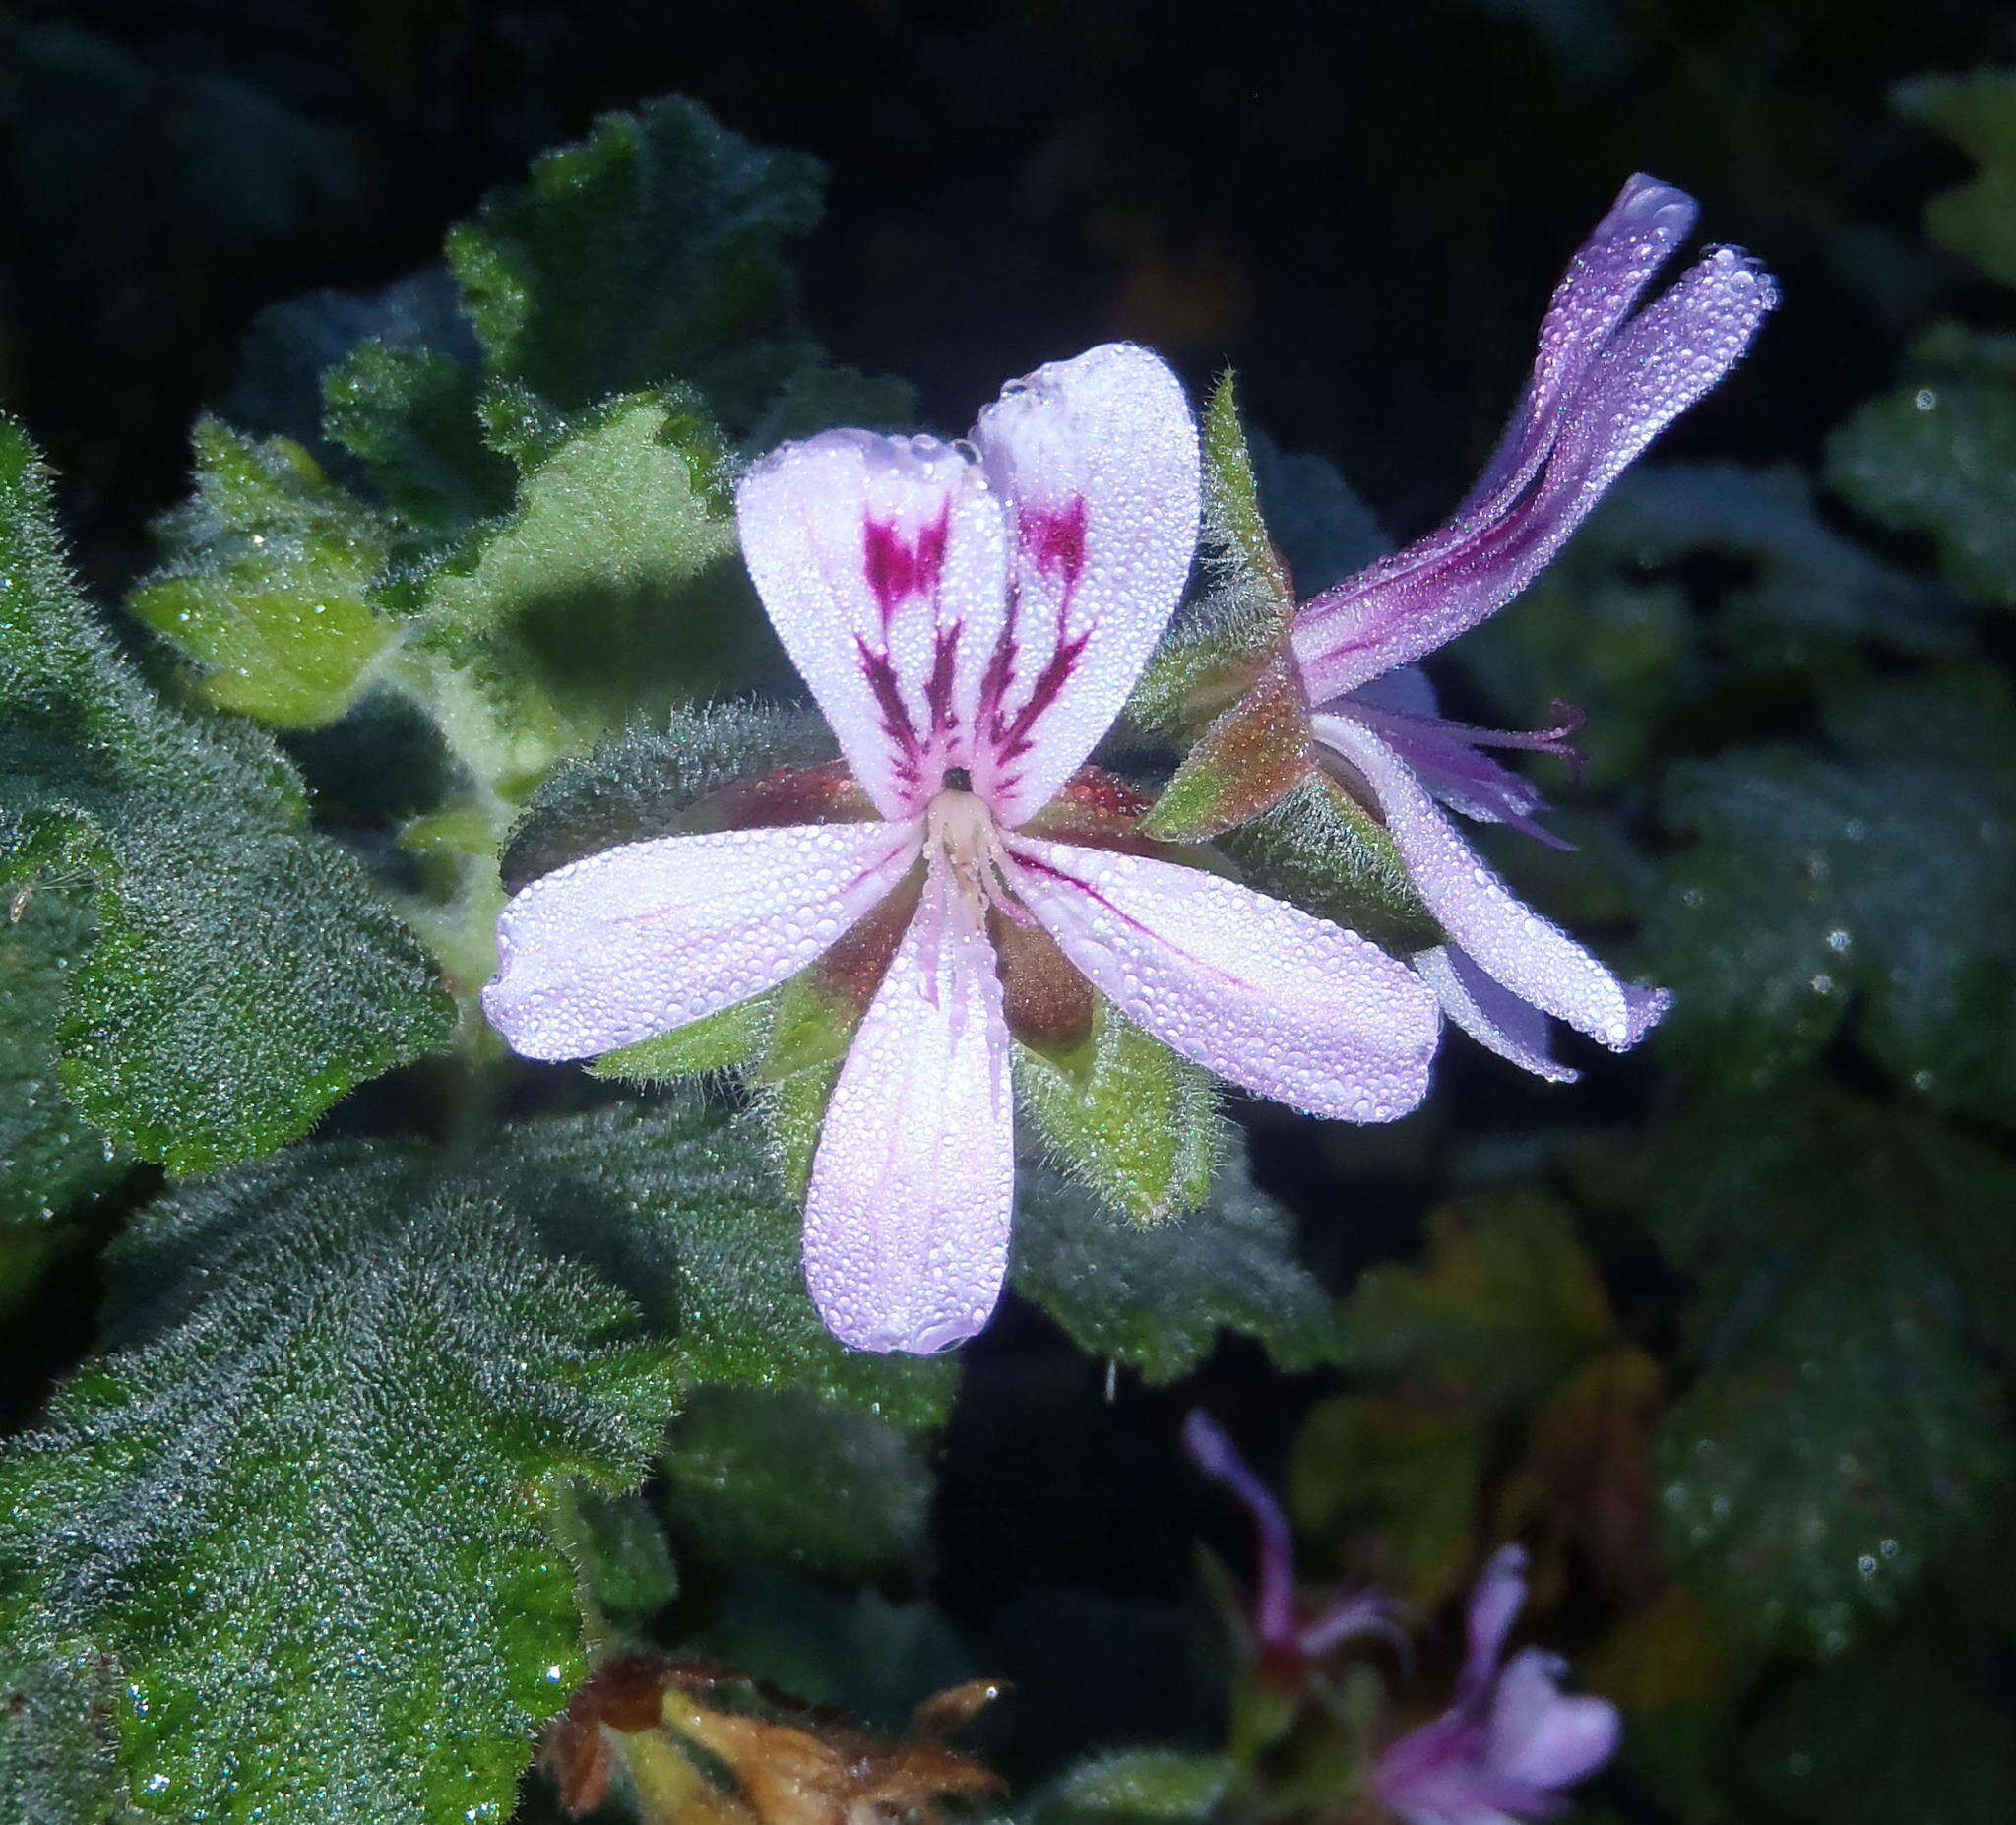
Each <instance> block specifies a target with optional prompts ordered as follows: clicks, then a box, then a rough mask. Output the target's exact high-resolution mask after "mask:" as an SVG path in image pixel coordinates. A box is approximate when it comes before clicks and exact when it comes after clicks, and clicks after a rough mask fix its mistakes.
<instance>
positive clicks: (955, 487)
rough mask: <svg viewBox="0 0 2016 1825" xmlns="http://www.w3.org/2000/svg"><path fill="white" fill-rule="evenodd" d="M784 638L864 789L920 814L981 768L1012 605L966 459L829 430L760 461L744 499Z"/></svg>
mask: <svg viewBox="0 0 2016 1825" xmlns="http://www.w3.org/2000/svg"><path fill="white" fill-rule="evenodd" d="M735 510H736V516H737V519H738V521H739V524H740V527H741V535H742V555H743V557H744V559H745V560H746V561H747V563H748V566H749V574H750V576H751V577H752V578H754V579H755V583H756V590H757V594H758V595H760V596H761V597H762V598H763V605H764V607H765V608H766V609H767V610H769V613H770V619H771V622H772V624H773V625H774V626H775V627H776V628H777V632H778V638H779V639H781V640H782V641H783V642H784V644H785V650H786V651H787V652H788V653H789V655H790V656H791V662H792V663H793V664H795V665H796V666H797V668H798V670H799V672H800V673H801V674H802V675H803V677H804V680H805V682H806V684H807V685H809V686H810V687H811V691H812V695H813V696H814V697H815V698H817V699H818V700H819V707H820V709H821V710H823V711H824V712H825V713H826V720H827V721H828V722H829V723H830V724H832V725H833V732H834V734H835V735H836V736H838V737H839V740H840V745H841V748H842V750H843V752H845V754H846V755H847V758H848V762H849V764H850V765H851V767H852V768H853V772H854V777H855V778H856V779H857V780H859V781H860V783H861V785H862V787H864V788H865V789H866V791H867V793H868V795H869V796H870V797H871V798H873V799H874V801H875V803H876V805H877V806H878V807H879V808H880V809H881V811H882V812H883V814H884V815H885V816H888V817H892V818H893V817H907V816H911V815H913V814H914V813H915V812H916V811H918V810H919V809H921V808H922V806H923V805H924V803H925V802H926V801H927V800H928V799H929V798H930V797H931V795H932V794H933V793H935V792H936V791H937V790H938V789H939V787H940V786H941V785H942V784H943V782H944V775H945V770H946V769H947V768H948V767H965V768H968V769H971V768H972V766H973V751H972V743H973V734H974V723H975V717H976V714H977V705H978V702H979V692H980V678H981V675H982V673H983V671H984V670H985V667H986V665H987V663H988V661H990V659H991V658H992V656H993V654H994V651H995V649H996V647H997V645H998V641H999V635H1000V632H1001V626H1002V622H1003V618H1004V616H1005V613H1006V604H1007V524H1006V520H1005V518H1004V515H1003V510H1002V507H1001V504H1000V502H999V501H997V500H996V499H995V498H994V496H993V494H992V493H991V492H990V490H989V488H988V485H987V480H986V477H985V476H984V475H983V474H982V473H981V472H980V470H979V468H978V467H977V465H976V463H975V462H974V460H973V458H972V455H971V454H970V453H969V452H967V451H965V450H963V449H962V448H961V447H959V446H957V445H953V444H945V443H940V442H938V441H937V440H936V439H934V438H929V437H878V436H876V435H874V434H873V433H872V432H868V431H826V432H823V433H821V435H819V436H817V437H813V438H809V439H807V440H806V441H805V442H803V443H798V444H786V445H784V446H783V447H782V448H780V449H778V450H774V451H772V452H771V454H770V455H769V456H767V457H765V458H764V459H763V461H762V462H760V463H758V464H757V465H756V467H755V468H754V469H752V470H751V471H750V472H748V474H747V475H746V476H744V477H743V479H742V484H741V486H740V488H739V489H738V490H737V492H736V497H735Z"/></svg>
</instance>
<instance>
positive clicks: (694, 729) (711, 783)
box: [502, 702, 835, 893]
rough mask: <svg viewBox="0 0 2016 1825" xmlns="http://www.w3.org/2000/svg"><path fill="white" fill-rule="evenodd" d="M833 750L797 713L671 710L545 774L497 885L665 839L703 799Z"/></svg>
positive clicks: (812, 722)
mask: <svg viewBox="0 0 2016 1825" xmlns="http://www.w3.org/2000/svg"><path fill="white" fill-rule="evenodd" d="M834 753H835V749H834V745H833V736H832V734H831V733H830V732H829V731H828V729H827V727H826V725H825V724H824V723H823V722H821V721H820V720H819V719H818V718H817V717H813V716H808V715H807V714H805V713H804V712H803V711H798V710H785V709H781V708H778V707H776V706H774V705H769V704H760V703H752V702H729V703H713V704H706V705H700V706H694V707H680V708H677V709H674V710H673V711H671V712H670V714H669V715H668V716H666V717H665V718H664V719H663V726H662V727H656V728H638V727H632V728H628V729H625V730H624V731H623V733H622V734H620V735H616V736H612V737H611V738H610V739H608V740H606V741H603V742H601V743H600V744H599V746H597V747H596V749H595V750H594V751H593V752H592V753H590V754H588V755H586V756H584V757H578V758H570V759H567V760H563V761H562V762H561V763H560V764H559V765H558V766H557V767H555V768H554V769H553V771H552V772H551V773H550V774H548V775H547V776H546V778H545V779H544V780H543V781H542V782H541V783H540V785H539V788H538V790H537V791H536V793H535V794H534V795H533V798H532V802H531V803H530V804H529V805H528V806H527V807H526V812H525V815H524V817H523V818H521V819H520V820H519V823H518V826H517V828H516V829H515V830H514V831H513V832H512V833H511V841H510V843H509V844H508V845H507V846H506V849H505V851H504V859H503V864H502V867H503V875H504V885H505V886H506V887H507V888H509V889H510V890H511V891H512V892H514V893H515V892H517V890H518V889H519V888H521V887H523V886H524V885H525V884H526V883H527V882H528V881H535V880H536V879H538V877H539V876H540V875H542V874H550V873H551V872H552V871H553V870H554V869H555V868H560V867H564V866H565V865H566V864H567V863H568V862H571V861H579V860H580V859H581V858H582V857H583V856H585V855H595V854H599V852H600V851H601V850H612V849H615V848H617V847H618V846H619V845H621V844H625V843H641V842H644V841H645V840H646V839H648V838H651V837H664V836H669V835H671V834H673V833H674V832H675V831H678V830H681V829H683V828H686V823H685V813H686V812H687V811H688V810H690V809H691V808H692V806H693V805H694V804H695V803H696V802H697V801H698V800H700V799H702V798H705V797H707V796H708V795H709V794H710V793H713V792H718V791H720V790H721V789H722V788H723V787H725V786H729V785H731V784H733V783H734V782H735V781H737V780H743V779H748V778H751V777H753V776H755V775H758V774H763V773H767V772H769V771H770V770H771V769H773V768H776V767H809V766H816V765H819V764H820V763H822V762H825V761H830V760H831V759H832V758H833V757H834Z"/></svg>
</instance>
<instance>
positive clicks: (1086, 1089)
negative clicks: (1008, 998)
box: [1015, 1001, 1226, 1223]
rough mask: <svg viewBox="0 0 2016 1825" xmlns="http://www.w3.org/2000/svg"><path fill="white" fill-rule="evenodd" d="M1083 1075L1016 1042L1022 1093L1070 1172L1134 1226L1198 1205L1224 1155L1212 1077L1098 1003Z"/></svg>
mask: <svg viewBox="0 0 2016 1825" xmlns="http://www.w3.org/2000/svg"><path fill="white" fill-rule="evenodd" d="M1085 1049H1086V1051H1087V1056H1085V1057H1084V1059H1083V1061H1082V1063H1081V1064H1080V1067H1079V1070H1078V1071H1073V1070H1071V1069H1069V1068H1067V1067H1064V1066H1060V1065H1059V1064H1058V1063H1057V1062H1055V1061H1054V1060H1052V1059H1050V1058H1048V1057H1046V1056H1044V1055H1043V1054H1041V1053H1039V1052H1036V1051H1033V1050H1031V1049H1030V1048H1029V1047H1028V1046H1024V1045H1018V1046H1017V1047H1016V1056H1015V1076H1016V1089H1017V1090H1018V1092H1019V1093H1020V1096H1021V1101H1022V1106H1023V1107H1024V1108H1025V1109H1026V1110H1028V1112H1029V1114H1030V1116H1031V1117H1032V1119H1033V1121H1034V1124H1035V1127H1036V1131H1037V1134H1038V1136H1039V1138H1040V1140H1041V1141H1042V1143H1043V1145H1044V1146H1045V1147H1047V1148H1048V1149H1049V1150H1050V1151H1051V1153H1052V1154H1053V1155H1054V1156H1055V1157H1056V1158H1057V1159H1058V1160H1059V1161H1060V1162H1061V1163H1062V1164H1064V1165H1065V1166H1066V1168H1067V1169H1068V1170H1069V1171H1070V1172H1071V1173H1072V1174H1073V1175H1074V1176H1075V1177H1077V1178H1079V1179H1081V1180H1082V1181H1083V1182H1084V1183H1085V1184H1086V1185H1088V1186H1090V1187H1091V1188H1092V1189H1093V1190H1094V1191H1096V1192H1097V1193H1098V1194H1099V1195H1100V1196H1101V1197H1102V1198H1103V1199H1104V1200H1105V1201H1106V1202H1107V1203H1108V1204H1111V1205H1113V1206H1114V1207H1115V1208H1116V1209H1118V1210H1121V1211H1124V1212H1126V1214H1127V1215H1128V1216H1129V1217H1131V1218H1133V1219H1134V1220H1135V1221H1136V1222H1138V1223H1154V1222H1157V1221H1159V1220H1161V1219H1164V1218H1166V1217H1169V1216H1172V1215H1173V1214H1174V1213H1176V1212H1178V1211H1187V1210H1193V1209H1195V1208H1196V1207H1197V1206H1198V1205H1199V1204H1201V1203H1203V1201H1204V1199H1205V1197H1206V1196H1207V1195H1208V1193H1209V1192H1210V1189H1211V1181H1212V1175H1213V1173H1214V1172H1215V1171H1216V1170H1217V1168H1218V1167H1219V1165H1220V1164H1222V1162H1223V1160H1224V1158H1225V1151H1226V1143H1225V1118H1224V1116H1223V1114H1222V1113H1221V1112H1220V1109H1219V1103H1218V1092H1217V1089H1216V1087H1215V1086H1214V1084H1213V1082H1212V1078H1211V1074H1210V1073H1209V1072H1208V1071H1205V1070H1204V1069H1203V1068H1202V1067H1201V1066H1198V1065H1194V1064H1192V1063H1191V1062H1190V1061H1189V1060H1188V1059H1187V1058H1180V1057H1178V1056H1177V1055H1176V1054H1175V1053H1174V1052H1172V1051H1170V1050H1169V1048H1168V1047H1167V1046H1166V1045H1165V1044H1163V1042H1162V1041H1161V1040H1160V1039H1157V1038H1152V1037H1151V1036H1150V1035H1148V1034H1146V1033H1144V1032H1143V1031H1142V1030H1141V1029H1140V1028H1139V1027H1137V1026H1135V1025H1134V1023H1133V1022H1132V1021H1130V1020H1128V1019H1127V1018H1126V1016H1125V1015H1123V1014H1121V1013H1120V1012H1119V1010H1118V1009H1117V1008H1115V1007H1113V1006H1112V1004H1111V1003H1110V1002H1105V1001H1102V1002H1101V1003H1100V1004H1099V1011H1098V1013H1097V1015H1096V1016H1095V1019H1094V1024H1093V1037H1092V1039H1091V1041H1090V1042H1089V1046H1088V1047H1087V1048H1085Z"/></svg>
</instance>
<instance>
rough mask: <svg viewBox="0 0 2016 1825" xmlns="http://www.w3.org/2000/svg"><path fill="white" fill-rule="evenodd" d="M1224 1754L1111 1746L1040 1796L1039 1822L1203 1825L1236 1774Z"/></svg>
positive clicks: (1033, 1812) (1215, 1812)
mask: <svg viewBox="0 0 2016 1825" xmlns="http://www.w3.org/2000/svg"><path fill="white" fill-rule="evenodd" d="M1234 1772H1235V1771H1234V1769H1233V1766H1232V1763H1231V1762H1230V1761H1229V1759H1228V1758H1227V1757H1225V1756H1223V1755H1200V1754H1197V1753H1195V1752H1193V1751H1190V1750H1186V1749H1108V1750H1106V1751H1104V1752H1103V1753H1102V1754H1099V1755H1093V1756H1089V1757H1087V1758H1086V1759H1085V1760H1084V1761H1082V1762H1080V1763H1078V1764H1077V1766H1075V1767H1073V1768H1070V1769H1068V1770H1066V1771H1065V1772H1064V1773H1063V1774H1061V1775H1059V1776H1058V1777H1057V1779H1056V1780H1054V1781H1052V1782H1051V1783H1050V1784H1049V1785H1048V1786H1047V1787H1045V1788H1044V1789H1043V1790H1042V1792H1041V1793H1040V1794H1037V1796H1036V1798H1035V1800H1034V1802H1033V1803H1032V1805H1031V1808H1030V1813H1031V1816H1032V1817H1033V1818H1034V1819H1035V1820H1036V1821H1037V1825H1205V1821H1207V1820H1209V1819H1212V1818H1215V1817H1217V1816H1218V1812H1219V1808H1220V1806H1221V1805H1222V1804H1223V1803H1224V1801H1225V1797H1226V1795H1227V1794H1228V1793H1229V1791H1230V1789H1231V1784H1232V1776H1233V1774H1234Z"/></svg>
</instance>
